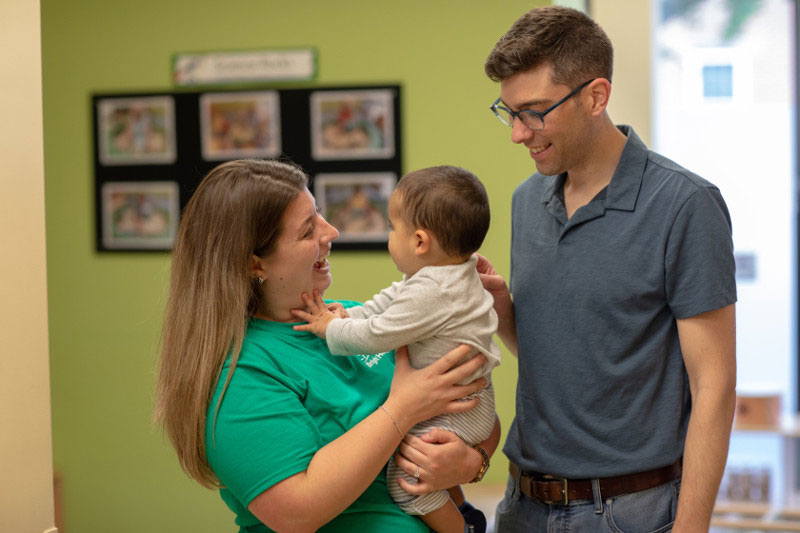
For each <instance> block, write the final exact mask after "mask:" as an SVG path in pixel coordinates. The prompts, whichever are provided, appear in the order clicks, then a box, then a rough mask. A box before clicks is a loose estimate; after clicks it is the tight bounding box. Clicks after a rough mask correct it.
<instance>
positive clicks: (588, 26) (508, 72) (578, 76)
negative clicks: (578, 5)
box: [484, 6, 614, 87]
mask: <svg viewBox="0 0 800 533" xmlns="http://www.w3.org/2000/svg"><path fill="white" fill-rule="evenodd" d="M613 64H614V49H613V47H612V46H611V41H610V40H609V38H608V35H606V32H604V31H603V29H602V28H601V27H600V26H599V25H598V24H597V23H596V22H595V21H593V20H592V19H591V18H589V17H588V16H587V15H586V14H584V13H582V12H580V11H578V10H576V9H570V8H567V7H561V6H546V7H538V8H534V9H531V10H530V11H528V12H527V13H525V14H524V15H522V16H521V17H520V18H519V19H517V21H516V22H514V24H513V25H512V26H511V29H509V30H508V31H507V32H506V34H505V35H503V36H502V37H501V38H500V40H499V41H497V44H496V45H495V46H494V50H492V52H491V53H490V54H489V57H488V58H486V64H485V65H484V69H485V70H486V75H487V76H489V78H491V79H492V80H493V81H502V80H504V79H506V78H509V77H511V76H513V75H514V74H517V73H519V72H525V71H528V70H531V69H534V68H537V67H539V66H541V65H550V67H551V68H552V73H553V83H556V84H559V85H566V86H568V87H577V86H579V85H580V84H581V83H583V82H585V81H587V80H591V79H593V78H605V79H607V80H608V81H609V82H610V81H611V73H612V70H613Z"/></svg>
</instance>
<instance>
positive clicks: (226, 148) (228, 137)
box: [200, 91, 281, 161]
mask: <svg viewBox="0 0 800 533" xmlns="http://www.w3.org/2000/svg"><path fill="white" fill-rule="evenodd" d="M200 130H201V139H202V144H203V159H206V160H208V161H219V160H228V159H241V158H246V157H264V158H269V157H276V156H278V155H280V153H281V129H280V106H279V99H278V93H277V92H276V91H259V92H229V93H209V94H204V95H202V96H201V97H200Z"/></svg>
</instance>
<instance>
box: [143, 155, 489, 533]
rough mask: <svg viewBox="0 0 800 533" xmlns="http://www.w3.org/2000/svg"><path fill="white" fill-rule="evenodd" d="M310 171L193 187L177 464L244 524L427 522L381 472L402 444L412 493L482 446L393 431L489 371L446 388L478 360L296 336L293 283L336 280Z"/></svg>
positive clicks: (448, 404) (231, 172)
mask: <svg viewBox="0 0 800 533" xmlns="http://www.w3.org/2000/svg"><path fill="white" fill-rule="evenodd" d="M307 182H308V178H307V176H306V175H305V173H303V171H302V170H300V169H299V168H297V167H295V166H292V165H289V164H285V163H280V162H276V161H261V160H245V161H232V162H228V163H224V164H222V165H220V166H218V167H217V168H215V169H214V170H212V171H211V172H210V173H209V174H208V175H207V176H206V177H205V178H204V179H203V181H202V182H201V184H200V186H199V187H198V188H197V191H196V192H195V193H194V195H193V196H192V198H191V200H190V201H189V203H188V204H187V206H186V209H185V210H184V213H183V217H182V220H181V225H180V229H179V232H178V238H177V241H176V244H175V247H174V251H173V260H172V276H171V286H170V295H169V301H168V304H167V312H166V317H165V323H164V333H163V341H162V344H163V346H162V360H161V368H160V374H159V381H158V391H157V403H156V415H155V417H156V420H157V421H160V422H162V423H163V424H164V427H165V429H166V431H167V434H168V435H169V437H170V439H171V440H172V443H173V445H174V446H175V448H176V449H177V452H178V458H179V460H180V462H181V466H182V467H183V468H184V470H185V471H186V472H187V473H188V474H189V475H190V476H191V477H192V478H194V479H195V480H196V481H198V482H199V483H201V484H202V485H204V486H207V487H219V488H220V494H221V496H222V498H223V500H224V501H225V503H226V504H227V505H228V506H229V507H230V508H231V510H233V511H234V512H235V513H236V515H237V517H236V523H237V524H238V525H239V526H240V528H241V529H240V531H268V530H269V529H272V530H278V531H314V530H317V529H323V530H326V531H344V530H348V531H350V530H353V529H355V528H361V529H362V530H364V531H398V532H399V531H403V532H406V531H417V530H419V531H426V528H425V527H424V525H423V524H422V522H421V521H419V520H417V519H416V518H414V517H411V516H408V515H405V514H404V513H403V512H402V511H400V509H399V508H398V507H397V506H396V505H395V504H394V503H393V502H392V500H391V499H390V498H389V496H388V492H387V489H386V481H385V477H384V474H383V472H382V471H383V467H384V466H385V464H386V462H387V461H388V460H389V458H390V457H391V456H392V454H393V453H394V451H395V450H396V449H397V448H398V445H400V452H401V453H402V454H403V456H405V457H401V456H398V465H400V466H401V468H403V469H404V470H406V471H407V472H408V473H409V474H411V475H416V476H417V477H419V478H420V481H421V483H420V484H419V485H418V486H413V485H409V486H407V487H404V488H406V489H407V490H409V491H417V492H422V491H427V490H432V489H437V488H446V487H448V486H452V485H455V484H457V483H460V482H466V481H469V480H470V479H471V478H472V477H473V476H474V475H475V474H476V472H477V471H478V470H479V469H480V467H481V458H480V456H479V454H478V452H476V451H474V450H472V449H470V448H468V447H466V446H465V445H464V444H463V443H461V442H460V441H458V440H457V438H454V436H453V435H452V434H449V435H448V434H447V432H444V431H441V432H439V434H438V435H434V436H432V437H431V438H430V439H429V440H430V441H433V442H428V443H426V442H423V441H422V440H420V439H418V438H416V437H409V438H408V439H407V441H408V442H404V443H402V445H401V441H402V439H403V435H404V434H405V432H406V431H408V429H410V428H411V427H412V426H413V425H414V424H416V423H417V422H420V421H422V420H426V419H428V418H431V417H433V416H435V415H437V414H440V413H445V412H448V413H452V412H458V411H464V410H466V409H469V408H471V407H473V406H474V400H473V401H466V402H463V401H458V399H459V398H462V397H464V396H467V395H468V394H471V393H473V392H475V391H477V390H479V389H480V388H481V387H483V386H484V385H485V382H484V381H483V380H478V381H476V382H474V383H472V384H469V385H464V386H459V385H455V383H456V382H457V381H459V380H460V379H462V378H463V377H465V376H467V375H469V374H470V373H472V372H473V371H475V370H476V369H477V368H478V367H479V366H480V365H481V364H483V362H485V359H484V358H483V357H477V358H475V359H473V360H470V361H468V362H466V363H464V364H462V365H457V366H455V367H454V368H451V367H453V366H454V365H456V363H457V362H459V361H460V359H461V358H462V357H463V356H464V355H465V354H466V353H467V352H468V351H469V347H461V348H459V349H456V350H453V351H452V352H450V353H448V354H447V355H445V356H444V357H443V358H442V360H441V361H440V362H439V363H437V364H434V365H431V366H429V367H427V368H425V369H422V370H413V369H411V368H410V366H409V365H408V361H407V357H406V354H405V352H404V350H398V352H397V355H396V361H393V359H395V358H394V357H393V356H392V354H376V355H369V356H366V355H365V356H361V357H335V356H332V355H331V354H330V352H328V350H327V345H326V344H325V341H323V340H321V339H318V338H317V337H315V336H314V335H312V334H310V333H306V332H296V331H294V330H293V329H292V322H294V321H295V320H296V319H295V318H294V317H293V315H292V314H291V312H290V311H291V309H296V308H302V307H304V306H303V303H302V299H301V294H302V293H303V292H306V293H309V294H311V293H312V291H313V290H314V289H317V290H319V291H320V292H321V293H322V292H324V291H325V289H327V288H328V287H329V286H330V284H331V276H330V265H329V264H328V261H327V256H328V254H329V253H330V248H331V242H332V241H333V240H334V239H336V237H337V236H338V232H337V231H336V229H335V228H333V227H332V226H330V225H329V224H328V223H327V222H326V221H325V220H324V219H323V218H322V217H321V216H320V215H319V214H318V213H317V210H316V207H315V204H314V198H313V197H312V196H311V194H310V193H309V191H308V189H307ZM341 303H342V305H344V306H345V307H347V306H349V305H353V302H341ZM387 394H388V396H387ZM497 433H498V432H497V431H496V432H495V435H493V437H492V439H490V441H491V442H487V448H489V450H490V453H491V451H493V450H494V447H495V446H496V445H497V439H498V436H499V435H498V434H497ZM438 443H443V444H438ZM409 459H412V460H413V461H414V462H413V463H412V462H411V461H409ZM264 525H266V526H267V527H266V528H265V527H264ZM267 528H269V529H267Z"/></svg>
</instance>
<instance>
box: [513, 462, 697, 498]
mask: <svg viewBox="0 0 800 533" xmlns="http://www.w3.org/2000/svg"><path fill="white" fill-rule="evenodd" d="M682 466H683V457H681V458H680V459H678V460H677V461H675V462H674V463H672V464H671V465H668V466H663V467H661V468H656V469H655V470H648V471H647V472H637V473H635V474H626V475H624V476H615V477H607V478H601V479H600V480H599V481H600V495H601V497H602V498H613V497H614V496H620V495H622V494H630V493H632V492H639V491H640V490H647V489H652V488H653V487H657V486H659V485H663V484H664V483H668V482H670V481H672V480H673V479H676V478H677V477H678V476H680V475H681V471H682ZM508 470H509V472H511V475H512V476H514V477H515V478H516V477H517V476H519V488H520V490H521V491H522V493H523V494H525V495H526V496H527V497H528V498H530V499H532V500H539V501H540V502H543V503H555V504H559V505H567V504H568V503H569V502H570V501H571V500H590V499H592V498H593V497H594V496H593V493H592V480H591V479H565V478H560V477H557V476H551V475H546V474H537V473H531V472H524V471H521V470H520V469H519V467H517V465H515V464H514V463H509V464H508Z"/></svg>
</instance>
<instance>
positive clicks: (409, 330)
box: [325, 275, 449, 355]
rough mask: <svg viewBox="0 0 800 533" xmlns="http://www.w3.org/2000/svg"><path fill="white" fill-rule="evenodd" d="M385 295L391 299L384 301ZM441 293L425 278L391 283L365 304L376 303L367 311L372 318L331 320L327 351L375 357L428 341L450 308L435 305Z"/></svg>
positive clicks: (326, 334) (327, 336)
mask: <svg viewBox="0 0 800 533" xmlns="http://www.w3.org/2000/svg"><path fill="white" fill-rule="evenodd" d="M387 291H391V294H392V296H393V297H392V298H391V299H389V298H388V296H387V297H386V298H383V296H384V293H385V292H387ZM440 293H441V290H440V287H439V284H438V282H437V281H436V280H434V279H431V278H429V277H427V276H421V275H416V276H414V277H412V278H410V279H408V280H406V281H404V282H403V283H394V284H392V287H389V288H388V289H385V290H384V291H381V294H378V295H376V298H375V299H373V300H372V301H370V302H367V304H372V303H373V302H378V303H375V304H374V307H371V308H370V309H371V310H372V311H377V312H375V313H374V314H372V315H371V316H370V315H369V314H368V316H367V318H364V319H354V318H345V319H340V318H337V319H334V320H332V321H331V322H330V324H328V329H327V331H326V332H325V338H326V340H327V342H328V349H329V350H330V351H331V353H332V354H334V355H360V354H374V353H380V352H386V351H389V350H393V349H395V348H398V347H400V346H404V345H406V344H409V343H411V342H415V341H418V340H422V339H426V338H428V337H431V336H433V335H434V334H436V332H438V331H439V330H440V329H441V328H442V327H444V326H445V325H446V321H447V318H448V315H449V313H448V312H446V309H448V308H449V306H442V305H438V304H437V303H436V302H437V295H439V294H440ZM378 297H380V298H378ZM367 304H365V305H364V307H365V309H366V308H367ZM383 306H385V307H383Z"/></svg>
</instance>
